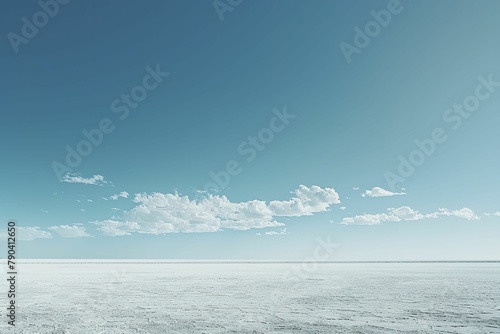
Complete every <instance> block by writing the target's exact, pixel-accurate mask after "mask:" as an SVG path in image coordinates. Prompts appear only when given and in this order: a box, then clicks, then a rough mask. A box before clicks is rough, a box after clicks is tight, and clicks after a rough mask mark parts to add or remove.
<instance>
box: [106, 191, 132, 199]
mask: <svg viewBox="0 0 500 334" xmlns="http://www.w3.org/2000/svg"><path fill="white" fill-rule="evenodd" d="M128 195H129V194H128V192H126V191H122V192H120V193H119V194H114V195H112V196H111V197H110V198H109V199H110V200H112V201H116V200H117V199H118V198H120V197H121V198H128Z"/></svg>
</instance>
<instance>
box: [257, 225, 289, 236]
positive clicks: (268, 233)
mask: <svg viewBox="0 0 500 334" xmlns="http://www.w3.org/2000/svg"><path fill="white" fill-rule="evenodd" d="M285 234H287V233H286V227H285V228H283V229H281V230H280V231H267V232H264V233H255V235H268V236H273V235H285Z"/></svg>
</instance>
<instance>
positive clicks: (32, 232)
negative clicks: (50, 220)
mask: <svg viewBox="0 0 500 334" xmlns="http://www.w3.org/2000/svg"><path fill="white" fill-rule="evenodd" d="M17 231H18V236H19V240H26V241H29V240H35V239H46V238H52V234H50V232H47V231H44V230H41V229H40V227H38V226H33V227H22V226H20V227H17Z"/></svg>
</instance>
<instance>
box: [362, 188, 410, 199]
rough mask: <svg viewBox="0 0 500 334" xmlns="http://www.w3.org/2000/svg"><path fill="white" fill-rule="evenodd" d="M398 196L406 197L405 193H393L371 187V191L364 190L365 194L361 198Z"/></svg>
mask: <svg viewBox="0 0 500 334" xmlns="http://www.w3.org/2000/svg"><path fill="white" fill-rule="evenodd" d="M398 195H406V193H403V192H400V193H395V192H392V191H389V190H385V189H382V188H380V187H373V188H372V189H371V190H365V192H364V193H363V194H362V195H361V196H363V197H365V196H368V197H387V196H398Z"/></svg>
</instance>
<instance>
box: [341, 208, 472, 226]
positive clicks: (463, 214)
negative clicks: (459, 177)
mask: <svg viewBox="0 0 500 334" xmlns="http://www.w3.org/2000/svg"><path fill="white" fill-rule="evenodd" d="M387 210H388V211H389V212H388V213H377V214H362V215H357V216H354V217H345V218H344V219H342V222H341V223H340V224H343V225H378V224H381V223H383V222H399V221H405V220H421V219H435V218H438V217H440V216H453V217H457V218H461V219H467V220H477V219H479V217H478V216H477V215H476V214H475V213H474V211H472V210H471V209H469V208H462V209H460V210H454V211H452V210H448V209H439V210H438V211H436V212H433V213H429V214H422V213H420V212H418V211H416V210H413V209H412V208H410V207H408V206H402V207H399V208H389V209H387Z"/></svg>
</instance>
